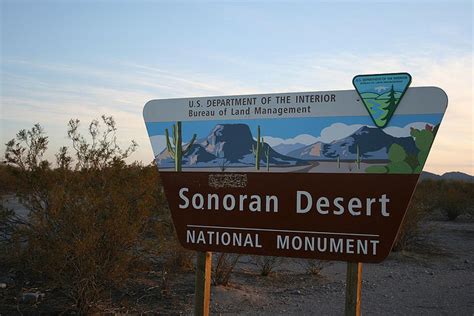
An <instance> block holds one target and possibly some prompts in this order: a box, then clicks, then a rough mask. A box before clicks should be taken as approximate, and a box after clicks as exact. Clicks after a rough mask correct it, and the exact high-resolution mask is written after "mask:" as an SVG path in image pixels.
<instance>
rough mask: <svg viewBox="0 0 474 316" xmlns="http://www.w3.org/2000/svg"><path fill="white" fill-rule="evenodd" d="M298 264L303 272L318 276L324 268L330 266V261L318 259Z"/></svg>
mask: <svg viewBox="0 0 474 316" xmlns="http://www.w3.org/2000/svg"><path fill="white" fill-rule="evenodd" d="M299 262H300V264H302V265H303V268H304V269H305V272H306V273H308V274H311V275H319V274H320V273H321V271H322V270H323V269H324V268H326V267H328V266H329V265H331V262H330V261H326V260H318V259H303V260H299Z"/></svg>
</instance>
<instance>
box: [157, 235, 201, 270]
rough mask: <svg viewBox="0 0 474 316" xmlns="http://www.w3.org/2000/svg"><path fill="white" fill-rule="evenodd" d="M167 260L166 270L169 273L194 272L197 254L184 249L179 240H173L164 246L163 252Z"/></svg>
mask: <svg viewBox="0 0 474 316" xmlns="http://www.w3.org/2000/svg"><path fill="white" fill-rule="evenodd" d="M162 254H163V256H164V257H165V258H166V259H165V269H166V270H167V271H168V272H181V271H192V270H194V262H195V257H196V252H195V251H191V250H188V249H185V248H183V247H182V246H181V245H180V244H179V242H178V240H177V239H175V238H172V239H170V240H168V241H166V242H165V243H164V244H163V250H162Z"/></svg>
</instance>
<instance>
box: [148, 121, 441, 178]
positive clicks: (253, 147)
mask: <svg viewBox="0 0 474 316" xmlns="http://www.w3.org/2000/svg"><path fill="white" fill-rule="evenodd" d="M441 118H442V115H440V114H433V115H399V116H394V117H393V119H392V121H391V124H390V126H387V127H386V128H383V129H382V128H379V127H376V126H374V125H373V122H372V121H371V120H370V118H368V117H329V118H328V117H324V118H294V119H284V120H271V119H267V120H264V119H262V120H246V121H224V122H213V121H190V122H174V123H147V129H148V131H149V133H150V135H152V136H151V138H150V139H151V142H152V147H153V150H154V153H155V160H156V163H157V165H158V167H159V169H160V171H175V170H181V171H206V172H321V173H405V174H406V173H420V172H421V170H422V168H423V165H424V163H425V161H426V158H427V155H428V152H429V149H430V147H431V145H432V143H433V140H434V136H435V134H436V132H437V129H438V126H439V122H440V121H441Z"/></svg>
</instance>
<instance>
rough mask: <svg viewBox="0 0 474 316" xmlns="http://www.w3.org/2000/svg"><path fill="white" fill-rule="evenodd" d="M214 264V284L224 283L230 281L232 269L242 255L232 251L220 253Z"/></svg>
mask: <svg viewBox="0 0 474 316" xmlns="http://www.w3.org/2000/svg"><path fill="white" fill-rule="evenodd" d="M216 257H217V258H216V260H215V262H214V264H213V265H212V283H213V284H214V285H224V286H226V285H227V284H228V283H229V280H230V277H231V275H232V271H233V270H234V268H235V265H236V264H237V262H238V261H239V258H240V255H237V254H230V253H219V254H217V256H216Z"/></svg>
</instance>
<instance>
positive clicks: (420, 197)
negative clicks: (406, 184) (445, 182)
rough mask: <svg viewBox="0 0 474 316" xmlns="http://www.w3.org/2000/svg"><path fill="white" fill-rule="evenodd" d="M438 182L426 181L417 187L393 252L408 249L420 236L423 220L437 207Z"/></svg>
mask: <svg viewBox="0 0 474 316" xmlns="http://www.w3.org/2000/svg"><path fill="white" fill-rule="evenodd" d="M436 182H437V181H433V180H425V181H423V182H420V183H419V184H418V185H417V187H416V190H415V192H414V194H413V197H412V199H411V201H410V204H409V205H408V209H407V212H406V214H405V217H404V219H403V222H402V224H401V226H400V230H399V231H398V235H397V238H396V239H395V243H394V245H393V251H400V250H404V249H406V248H407V247H409V245H410V244H411V243H412V242H413V241H414V240H415V239H416V237H417V236H418V235H419V234H420V224H421V222H422V220H423V219H425V218H426V216H427V215H428V214H429V211H430V210H431V209H432V208H433V207H434V205H435V200H434V199H433V191H434V190H436V189H437V183H436Z"/></svg>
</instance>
